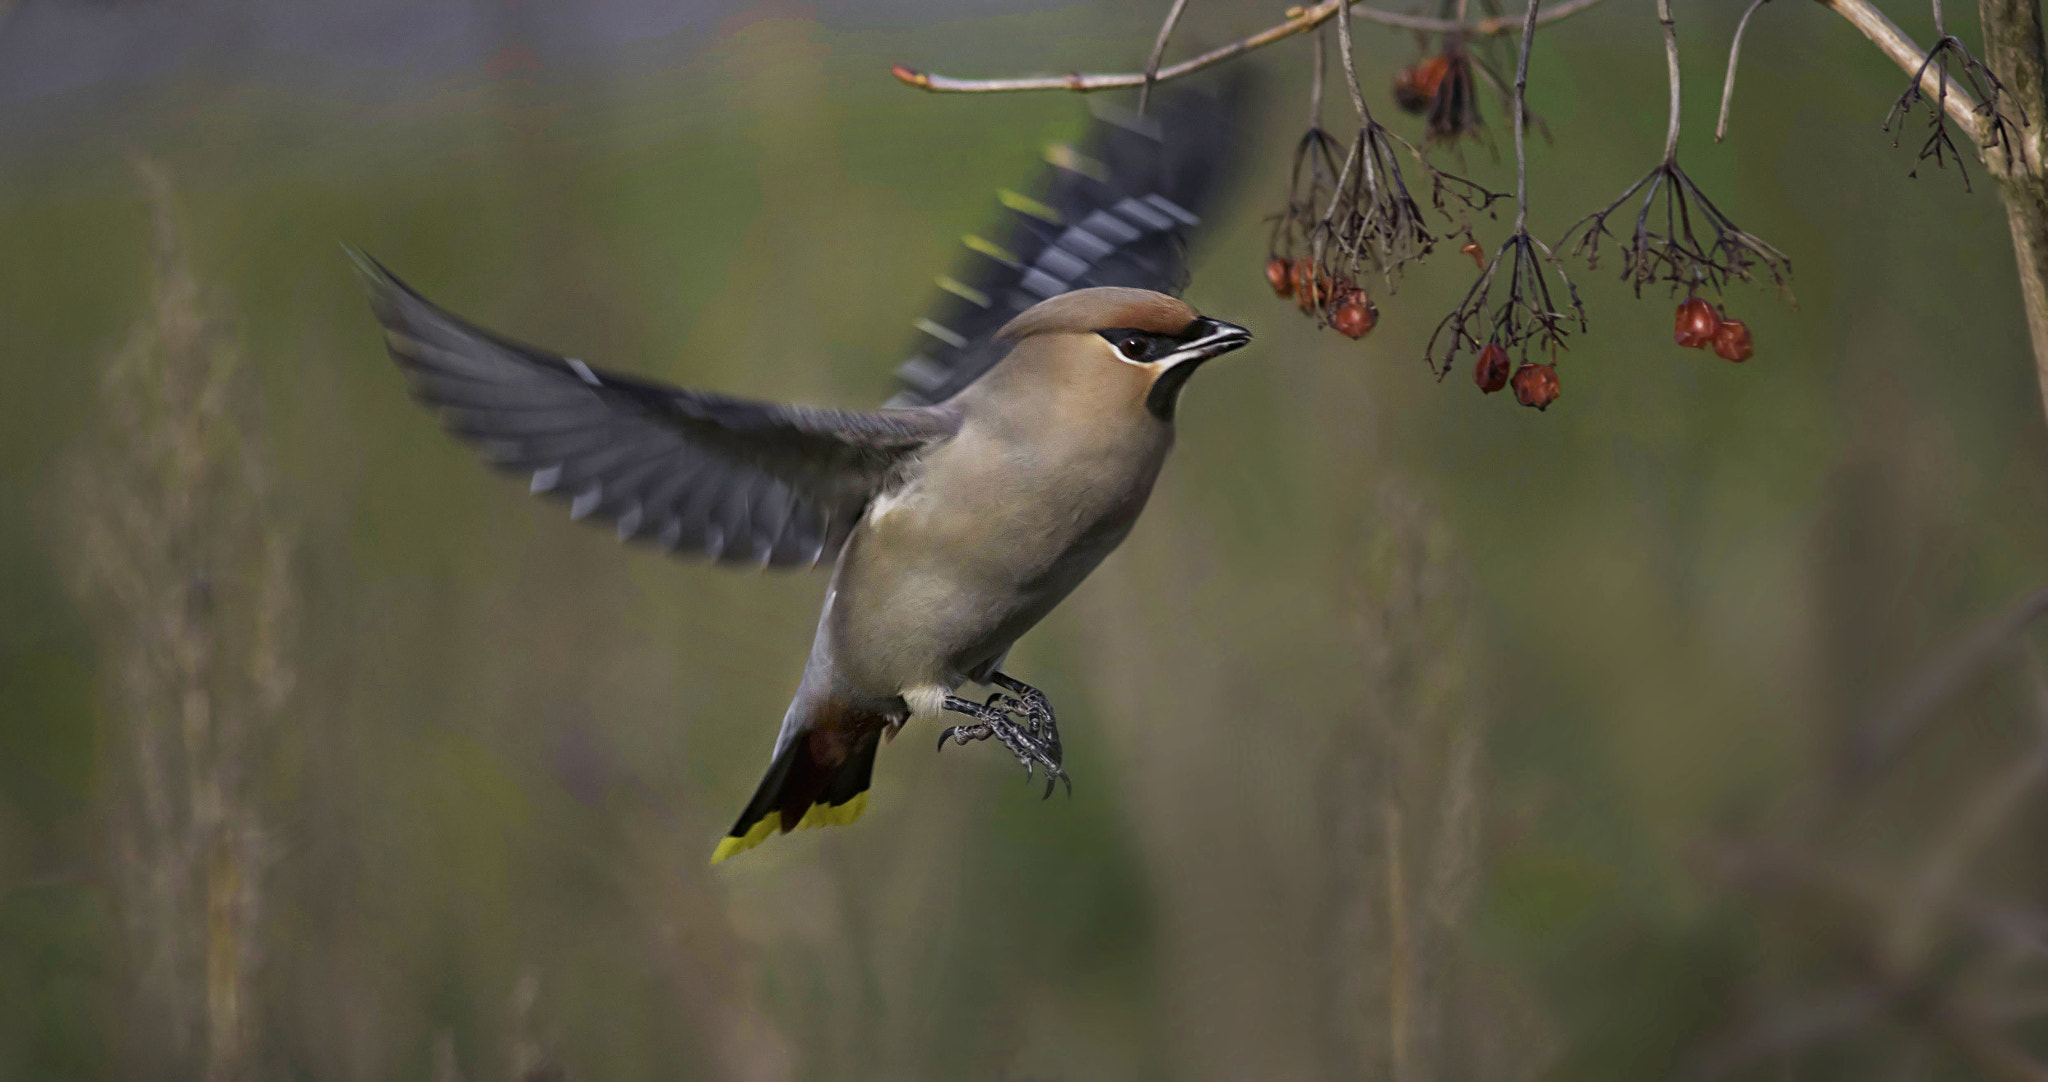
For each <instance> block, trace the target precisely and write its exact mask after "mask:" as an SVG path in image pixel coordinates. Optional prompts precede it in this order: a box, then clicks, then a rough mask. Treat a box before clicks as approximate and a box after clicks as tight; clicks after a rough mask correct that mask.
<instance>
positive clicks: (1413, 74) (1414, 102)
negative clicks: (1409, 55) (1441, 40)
mask: <svg viewBox="0 0 2048 1082" xmlns="http://www.w3.org/2000/svg"><path fill="white" fill-rule="evenodd" d="M1450 70H1451V60H1450V58H1449V57H1446V56H1432V57H1429V58H1428V59H1425V60H1423V61H1422V62H1420V63H1417V64H1410V65H1408V66H1407V67H1405V68H1402V69H1401V73H1400V74H1399V75H1396V76H1394V104H1395V105H1398V106H1400V107H1401V108H1402V109H1404V110H1406V111H1407V112H1410V113H1419V112H1422V111H1423V110H1424V109H1427V108H1429V101H1430V99H1431V98H1434V97H1436V88H1437V87H1439V86H1442V85H1443V81H1444V73H1445V72H1448V71H1450Z"/></svg>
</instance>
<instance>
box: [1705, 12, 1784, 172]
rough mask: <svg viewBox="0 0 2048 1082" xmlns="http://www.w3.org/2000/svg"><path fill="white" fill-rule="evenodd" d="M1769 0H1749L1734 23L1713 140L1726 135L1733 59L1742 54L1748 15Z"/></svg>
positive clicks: (1724, 137) (1733, 73) (1733, 83)
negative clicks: (1719, 118) (1738, 19)
mask: <svg viewBox="0 0 2048 1082" xmlns="http://www.w3.org/2000/svg"><path fill="white" fill-rule="evenodd" d="M1769 2H1770V0H1749V10H1748V11H1745V12H1743V13H1742V19H1741V21H1739V22H1737V23H1736V24H1735V39H1734V40H1733V41H1730V42H1729V43H1728V78H1727V79H1726V80H1725V81H1724V82H1722V84H1721V122H1720V123H1719V124H1716V125H1714V142H1716V143H1718V142H1720V141H1721V140H1723V139H1726V138H1727V137H1728V104H1729V103H1730V102H1732V101H1734V100H1735V61H1736V60H1737V58H1739V57H1741V55H1742V35H1743V33H1744V32H1745V31H1747V30H1748V29H1749V17H1750V16H1752V15H1754V14H1756V9H1758V8H1760V7H1762V6H1764V5H1765V4H1767V3H1769Z"/></svg>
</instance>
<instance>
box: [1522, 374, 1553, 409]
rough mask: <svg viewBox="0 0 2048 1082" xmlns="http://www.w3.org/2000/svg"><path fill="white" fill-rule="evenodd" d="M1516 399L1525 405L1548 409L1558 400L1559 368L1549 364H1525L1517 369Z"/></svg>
mask: <svg viewBox="0 0 2048 1082" xmlns="http://www.w3.org/2000/svg"><path fill="white" fill-rule="evenodd" d="M1512 382H1513V383H1514V385H1515V401H1517V402H1520V403H1521V404H1522V405H1524V406H1534V407H1536V408H1537V409H1548V408H1549V407H1550V404H1551V403H1552V402H1555V401H1557V396H1558V393H1559V391H1560V388H1559V387H1558V384H1557V369H1555V368H1552V367H1550V366H1549V365H1547V364H1525V365H1523V366H1522V367H1520V368H1518V369H1516V370H1515V378H1514V380H1513V381H1512Z"/></svg>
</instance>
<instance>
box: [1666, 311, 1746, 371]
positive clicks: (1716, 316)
mask: <svg viewBox="0 0 2048 1082" xmlns="http://www.w3.org/2000/svg"><path fill="white" fill-rule="evenodd" d="M1673 336H1674V337H1675V338H1676V339H1677V340H1678V344H1679V345H1681V346H1684V347H1686V348H1687V349H1705V348H1707V347H1708V346H1712V347H1714V356H1716V357H1719V358H1721V359H1722V360H1724V361H1736V362H1738V363H1739V362H1742V361H1746V360H1749V359H1750V358H1751V357H1754V356H1756V343H1755V342H1754V341H1753V340H1751V338H1750V336H1749V327H1748V326H1746V325H1745V324H1744V323H1743V322H1742V321H1741V320H1739V319H1729V318H1728V317H1726V316H1724V315H1722V314H1721V312H1720V311H1719V310H1717V309H1716V308H1715V307H1714V306H1713V305H1711V304H1708V303H1707V302H1706V301H1703V300H1701V299H1699V298H1698V297H1694V298H1693V299H1691V300H1689V301H1686V302H1685V303H1684V304H1681V305H1679V306H1678V318H1677V325H1676V327H1675V329H1674V335H1673Z"/></svg>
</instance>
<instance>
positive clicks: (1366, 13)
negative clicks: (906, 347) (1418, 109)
mask: <svg viewBox="0 0 2048 1082" xmlns="http://www.w3.org/2000/svg"><path fill="white" fill-rule="evenodd" d="M1340 2H1341V0H1322V2H1321V3H1318V4H1315V5H1313V6H1310V7H1296V8H1289V9H1288V12H1287V21H1286V22H1283V23H1280V24H1278V25H1276V26H1269V27H1267V28H1266V29H1264V30H1261V31H1259V32H1258V33H1256V34H1253V35H1252V36H1250V37H1248V38H1244V39H1241V40H1239V41H1233V42H1231V43H1230V44H1228V45H1225V46H1222V47H1221V48H1216V49H1211V50H1209V51H1208V52H1206V53H1203V54H1202V55H1200V56H1197V57H1193V58H1191V59H1188V60H1183V61H1181V62H1180V63H1178V64H1171V65H1168V66H1167V67H1164V68H1160V69H1159V70H1158V72H1157V73H1156V74H1155V75H1154V76H1153V77H1152V78H1150V79H1148V78H1147V77H1146V73H1145V72H1131V73H1128V74H1115V75H1084V74H1081V73H1079V72H1076V73H1073V74H1069V75H1033V76H1026V77H1023V78H1017V79H955V78H953V77H951V76H947V75H935V74H932V73H931V72H924V71H917V70H915V69H912V68H907V67H904V66H903V65H901V64H898V65H896V66H894V67H892V68H890V69H889V74H891V75H894V76H895V77H896V79H897V81H899V82H901V83H903V84H904V85H905V86H912V87H916V88H917V89H919V90H929V91H932V92H934V93H951V94H995V93H1009V92H1016V91H1023V90H1073V91H1077V92H1080V93H1087V92H1090V91H1095V90H1115V89H1118V88H1121V87H1130V86H1146V85H1148V83H1163V82H1166V81H1167V80H1169V79H1178V78H1180V77H1181V76H1183V75H1190V74H1193V73H1194V72H1197V71H1200V70H1202V69H1203V68H1208V67H1214V66H1215V65H1217V64H1221V63H1222V62H1224V61H1226V60H1229V59H1231V58H1232V57H1236V56H1242V55H1244V54H1245V53H1248V52H1251V51H1253V50H1255V49H1262V48H1265V47H1266V46H1268V45H1271V44H1273V43H1274V42H1276V41H1284V40H1286V39H1287V38H1291V37H1293V36H1294V35H1296V34H1305V33H1307V32H1308V31H1310V30H1314V29H1315V28H1316V27H1318V26H1321V25H1322V24H1323V23H1325V22H1327V21H1329V19H1330V17H1331V16H1333V15H1335V14H1337V8H1338V6H1339V4H1340ZM1600 2H1601V0H1561V2H1560V3H1557V4H1554V5H1552V6H1551V7H1550V9H1549V10H1547V11H1545V12H1543V13H1542V14H1541V15H1540V16H1538V17H1537V18H1536V19H1535V20H1534V25H1536V26H1541V25H1544V24H1546V23H1553V22H1556V21H1558V20H1559V19H1566V18H1570V17H1571V16H1573V15H1577V14H1578V13H1579V12H1582V11H1585V10H1587V9H1588V8H1591V7H1593V6H1595V5H1597V4H1599V3H1600ZM1352 11H1353V12H1354V13H1355V14H1356V15H1357V17H1358V18H1361V19H1364V20H1366V21H1368V22H1376V23H1381V24H1383V25H1386V26H1397V27H1401V28H1403V29H1406V30H1419V31H1422V32H1424V33H1437V34H1443V33H1464V34H1467V35H1470V36H1473V37H1493V36H1497V35H1500V34H1505V33H1509V32H1511V31H1513V30H1515V29H1516V28H1517V27H1518V26H1519V25H1521V24H1522V23H1524V22H1526V21H1527V20H1522V19H1517V18H1510V17H1507V16H1497V17H1494V18H1487V19H1480V20H1477V21H1475V22H1470V23H1461V22H1458V21H1456V20H1454V19H1430V18H1425V17H1423V16H1420V15H1402V14H1399V13H1397V12H1392V11H1381V10H1380V9H1378V8H1372V7H1366V6H1365V5H1363V4H1359V3H1357V2H1356V0H1353V5H1352Z"/></svg>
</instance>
